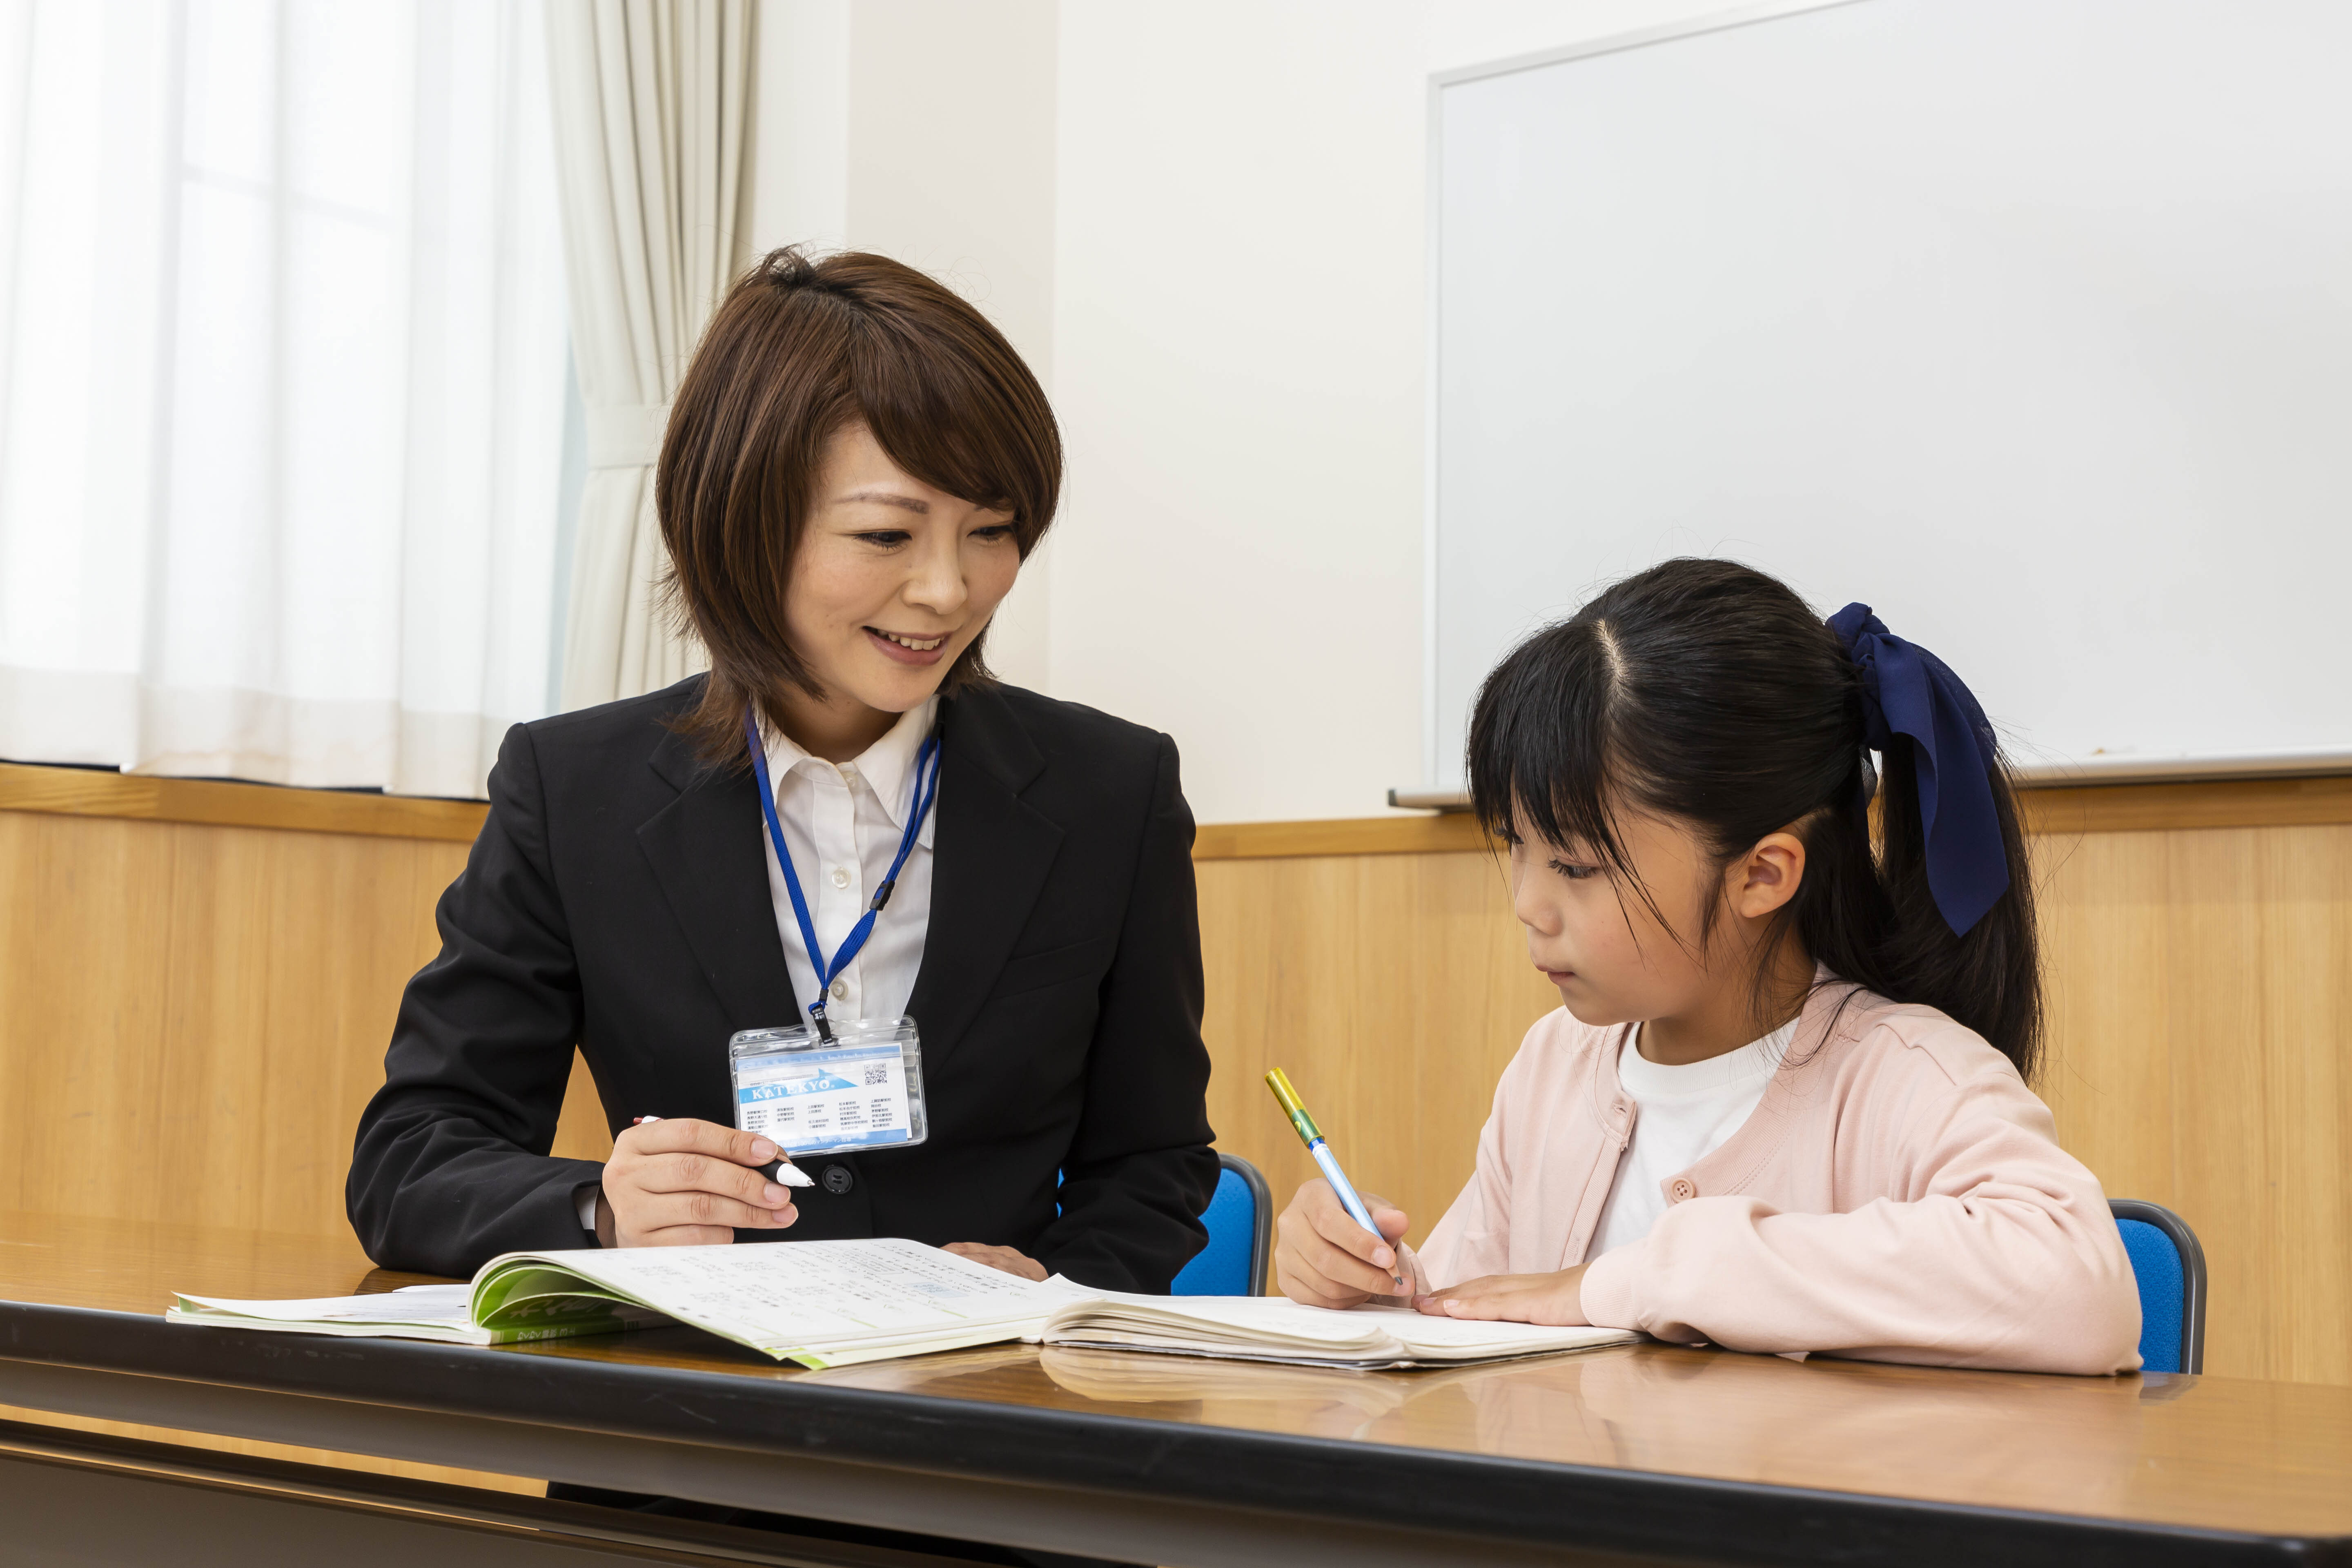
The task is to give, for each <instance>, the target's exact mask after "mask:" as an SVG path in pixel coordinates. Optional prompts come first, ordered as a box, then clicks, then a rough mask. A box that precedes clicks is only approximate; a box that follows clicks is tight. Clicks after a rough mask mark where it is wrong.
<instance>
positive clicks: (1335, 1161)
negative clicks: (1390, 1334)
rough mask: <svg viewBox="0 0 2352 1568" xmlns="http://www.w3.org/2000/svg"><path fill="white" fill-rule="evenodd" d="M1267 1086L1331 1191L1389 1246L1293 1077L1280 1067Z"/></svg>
mask: <svg viewBox="0 0 2352 1568" xmlns="http://www.w3.org/2000/svg"><path fill="white" fill-rule="evenodd" d="M1265 1087H1266V1088H1268V1089H1272V1090H1274V1098H1275V1100H1276V1102H1277V1103H1279V1104H1280V1105H1281V1107H1282V1110H1283V1114H1284V1115H1286V1116H1287V1117H1289V1118H1290V1125H1291V1126H1293V1127H1295V1128H1297V1130H1298V1141H1299V1142H1301V1143H1304V1144H1306V1145H1307V1153H1309V1154H1311V1155H1313V1156H1314V1158H1315V1163H1316V1165H1317V1166H1318V1167H1319V1168H1320V1169H1321V1171H1322V1172H1323V1179H1324V1180H1325V1181H1327V1182H1328V1183H1330V1184H1331V1190H1332V1191H1333V1192H1335V1193H1337V1194H1339V1202H1340V1204H1341V1205H1343V1206H1345V1207H1346V1209H1347V1211H1348V1214H1349V1217H1350V1218H1352V1219H1354V1220H1355V1222H1356V1223H1357V1224H1358V1225H1360V1226H1363V1227H1364V1228H1365V1229H1366V1230H1369V1231H1370V1232H1371V1233H1372V1239H1374V1240H1375V1241H1377V1242H1379V1243H1380V1244H1381V1246H1382V1247H1390V1246H1391V1243H1390V1241H1389V1238H1388V1237H1385V1236H1382V1235H1381V1227H1380V1226H1376V1225H1374V1224H1373V1223H1372V1211H1371V1210H1370V1209H1368V1208H1366V1207H1365V1206H1364V1200H1363V1199H1361V1198H1360V1197H1358V1196H1357V1195H1356V1189H1355V1186H1354V1184H1351V1183H1350V1182H1349V1180H1348V1173H1347V1172H1345V1171H1343V1170H1341V1169H1339V1156H1338V1155H1337V1154H1334V1153H1333V1152H1331V1145H1330V1144H1329V1143H1328V1142H1325V1141H1324V1137H1323V1130H1322V1129H1321V1128H1319V1127H1318V1126H1316V1125H1315V1118H1313V1117H1311V1116H1309V1115H1307V1107H1305V1106H1304V1105H1301V1104H1300V1103H1299V1102H1298V1091H1297V1089H1293V1088H1291V1087H1290V1079H1288V1078H1286V1077H1285V1076H1284V1075H1283V1071H1282V1069H1281V1068H1275V1069H1274V1070H1273V1071H1272V1072H1270V1073H1267V1074H1266V1075H1265ZM1392 1250H1393V1249H1392ZM1389 1278H1390V1279H1393V1280H1395V1281H1396V1282H1397V1283H1398V1284H1399V1285H1402V1284H1403V1283H1404V1276H1403V1275H1402V1274H1395V1273H1391V1275H1390V1276H1389Z"/></svg>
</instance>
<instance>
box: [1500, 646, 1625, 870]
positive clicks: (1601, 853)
mask: <svg viewBox="0 0 2352 1568" xmlns="http://www.w3.org/2000/svg"><path fill="white" fill-rule="evenodd" d="M1611 682H1612V671H1611V669H1610V668H1609V662H1608V658H1607V655H1606V654H1605V653H1604V652H1603V651H1602V650H1601V647H1599V639H1598V638H1597V637H1595V636H1594V634H1593V630H1592V628H1591V626H1589V625H1588V624H1586V623H1583V622H1580V621H1573V620H1572V621H1568V622H1565V623H1563V624H1561V625H1559V626H1552V627H1550V628H1549V629H1547V630H1545V631H1543V632H1539V633H1538V634H1537V635H1536V636H1535V637H1531V638H1529V639H1528V641H1527V642H1525V643H1523V644H1521V645H1520V646H1519V647H1518V648H1517V649H1516V650H1515V651H1513V652H1512V654H1511V655H1510V656H1509V657H1508V658H1506V659H1505V660H1504V661H1503V662H1502V663H1501V664H1500V665H1498V666H1497V667H1496V669H1495V672H1494V673H1493V674H1492V675H1490V676H1488V677H1487V678H1486V686H1485V687H1484V688H1483V689H1481V690H1480V692H1479V694H1478V701H1477V704H1476V706H1475V709H1474V710H1473V713H1472V718H1471V725H1470V742H1469V754H1468V763H1469V767H1468V770H1467V771H1468V773H1469V775H1470V803H1471V809H1472V811H1473V812H1475V814H1476V816H1477V817H1478V820H1479V822H1480V824H1481V825H1482V826H1485V827H1486V831H1487V832H1488V833H1490V834H1492V835H1494V836H1495V837H1497V838H1500V839H1502V840H1503V841H1504V842H1505V843H1507V844H1516V843H1517V842H1518V841H1519V839H1520V837H1521V831H1520V829H1521V826H1522V825H1524V826H1525V828H1526V829H1528V831H1529V832H1531V833H1532V834H1533V835H1534V837H1536V838H1538V839H1539V840H1541V841H1542V842H1544V843H1546V844H1549V845H1552V846H1555V847H1565V846H1574V847H1577V848H1579V849H1580V850H1582V851H1584V852H1585V853H1587V854H1590V855H1591V856H1592V857H1593V858H1595V859H1596V860H1598V861H1599V862H1601V864H1602V865H1604V866H1606V867H1607V868H1609V869H1610V870H1611V872H1612V874H1613V875H1615V876H1616V877H1618V878H1619V879H1630V880H1633V881H1635V882H1638V880H1639V879H1638V878H1635V877H1634V876H1633V867H1632V865H1631V864H1630V863H1629V862H1628V860H1627V858H1626V853H1625V848H1624V844H1623V840H1622V836H1621V835H1620V834H1619V833H1618V831H1617V826H1616V818H1615V814H1614V811H1613V809H1612V802H1613V801H1614V800H1615V799H1616V798H1617V796H1618V795H1619V794H1620V791H1619V787H1618V786H1619V784H1620V783H1621V781H1620V780H1618V779H1617V778H1616V777H1615V773H1616V767H1615V764H1614V762H1613V754H1614V752H1615V748H1614V746H1613V745H1612V737H1611V716H1610V711H1609V707H1610V705H1609V700H1608V698H1609V691H1610V687H1611Z"/></svg>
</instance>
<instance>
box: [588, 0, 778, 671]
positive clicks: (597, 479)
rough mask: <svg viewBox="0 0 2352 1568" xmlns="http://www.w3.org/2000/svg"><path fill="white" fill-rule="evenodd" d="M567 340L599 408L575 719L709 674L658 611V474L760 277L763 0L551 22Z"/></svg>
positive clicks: (650, 1)
mask: <svg viewBox="0 0 2352 1568" xmlns="http://www.w3.org/2000/svg"><path fill="white" fill-rule="evenodd" d="M548 24H549V28H550V36H549V54H550V68H551V73H552V76H553V93H554V100H555V116H556V127H557V131H556V144H557V147H558V151H559V157H560V160H561V163H562V189H563V218H564V234H565V240H566V246H565V252H566V255H567V257H568V258H569V259H570V263H571V285H572V353H573V357H574V363H575V364H576V366H577V370H578V374H579V378H580V396H581V401H582V403H583V405H585V408H586V412H587V426H588V432H587V445H588V477H587V480H586V483H585V485H584V486H583V493H582V496H581V505H580V523H579V536H578V542H577V543H576V545H575V546H574V553H573V557H572V560H573V567H572V598H571V608H570V614H569V618H568V621H567V624H566V637H565V643H564V657H563V697H562V706H563V707H565V708H567V709H571V708H582V707H585V706H587V705H588V704H590V703H593V702H609V701H611V700H614V699H615V698H620V697H634V696H635V695H637V694H639V693H641V692H646V691H655V690H658V689H661V688H662V687H665V686H667V685H669V684H670V683H671V682H673V681H676V680H679V679H684V678H685V677H686V676H687V675H688V674H691V673H692V672H693V671H695V670H697V669H699V668H702V667H703V659H702V658H701V655H700V652H699V650H698V648H696V647H694V646H693V645H692V644H691V643H690V642H689V641H688V640H686V639H685V637H683V636H682V634H681V632H680V629H679V628H677V627H676V626H673V625H672V624H671V622H670V620H669V618H668V616H666V615H665V614H664V612H663V607H662V605H661V602H660V597H659V593H658V584H659V582H660V578H661V574H662V571H663V568H664V567H665V566H666V565H667V555H666V553H665V552H664V551H663V548H662V542H661V531H660V529H659V527H658V525H657V524H656V521H655V517H654V494H653V492H654V473H653V463H654V460H655V458H656V457H657V456H658V455H659V453H660V449H661V437H662V428H663V426H664V424H665V423H666V422H667V419H668V417H669V400H670V397H671V395H672V394H673V393H675V392H676V391H677V384H678V380H679V377H680V376H681V374H683V373H684V371H685V369H686V361H687V357H688V354H690V353H692V352H693V349H694V344H695V340H696V339H697V338H698V337H699V336H700V334H701V331H702V326H703V322H704V321H706V320H707V319H708V318H709V314H710V310H711V308H712V307H713V306H714V305H715V304H717V303H718V300H719V295H720V294H721V293H722V292H723V291H724V290H725V289H726V286H727V284H728V283H729V281H730V280H731V279H733V278H734V277H735V276H736V275H737V274H738V273H740V271H741V270H742V269H743V268H744V266H745V265H746V264H747V262H748V260H749V258H748V257H747V256H745V255H744V254H743V251H742V247H743V246H744V244H745V243H746V241H747V239H748V229H749V226H750V225H749V222H748V218H749V216H750V215H749V206H750V202H751V159H750V157H749V155H748V154H749V152H750V148H749V145H748V142H749V138H750V136H751V86H752V67H753V60H752V39H751V0H564V3H563V4H560V5H555V6H553V7H552V8H551V10H550V11H549V13H548Z"/></svg>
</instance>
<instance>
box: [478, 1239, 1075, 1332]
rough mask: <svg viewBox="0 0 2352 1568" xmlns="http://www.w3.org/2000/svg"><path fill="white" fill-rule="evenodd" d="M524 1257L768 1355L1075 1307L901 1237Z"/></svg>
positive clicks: (1006, 1320) (1023, 1281) (1032, 1285)
mask: <svg viewBox="0 0 2352 1568" xmlns="http://www.w3.org/2000/svg"><path fill="white" fill-rule="evenodd" d="M518 1257H519V1258H528V1259H529V1260H530V1261H544V1262H546V1263H548V1264H551V1265H553V1266H555V1267H557V1268H563V1269H567V1270H569V1271H571V1272H572V1273H574V1274H577V1275H579V1276H581V1277H582V1278H583V1279H590V1280H593V1281H594V1282H595V1283H597V1284H600V1285H604V1286H607V1287H609V1288H611V1289H616V1290H620V1291H623V1292H625V1293H626V1294H627V1295H629V1296H632V1297H634V1298H635V1299H636V1300H640V1301H643V1302H645V1303H646V1305H648V1306H651V1307H655V1308H656V1309H658V1310H661V1311H664V1312H667V1313H668V1314H669V1315H670V1316H671V1317H674V1318H677V1319H681V1320H683V1321H687V1322H689V1323H693V1324H695V1325H697V1326H698V1327H701V1328H705V1329H709V1330H710V1331H713V1332H715V1333H719V1334H724V1335H726V1336H728V1337H729V1338H731V1339H736V1340H740V1342H743V1343H745V1344H749V1345H756V1346H758V1347H760V1348H761V1349H774V1348H777V1347H781V1346H798V1345H814V1344H827V1343H838V1342H857V1341H861V1340H869V1339H874V1338H877V1337H897V1336H907V1337H914V1336H918V1335H920V1334H923V1333H926V1332H929V1331H940V1330H957V1329H962V1328H971V1327H978V1326H981V1325H984V1324H990V1323H1009V1322H1020V1321H1027V1320H1032V1319H1039V1318H1043V1317H1044V1316H1045V1314H1046V1313H1047V1312H1048V1311H1050V1310H1052V1309H1053V1307H1054V1306H1055V1303H1056V1302H1058V1301H1060V1300H1065V1299H1066V1298H1065V1297H1064V1296H1063V1295H1062V1294H1061V1293H1060V1292H1058V1291H1054V1290H1050V1289H1047V1288H1046V1287H1045V1286H1043V1285H1039V1284H1036V1283H1034V1282H1032V1281H1030V1280H1026V1279H1020V1278H1019V1277H1017V1276H1015V1275H1011V1274H1006V1273H1003V1271H1001V1270H999V1269H994V1268H988V1267H986V1266H985V1265H983V1264H979V1263H972V1262H970V1261H968V1260H966V1259H964V1258H958V1257H956V1256H955V1255H954V1254H953V1253H950V1252H942V1251H940V1249H939V1248H937V1247H926V1246H924V1245H923V1244H922V1243H921V1242H919V1241H907V1240H903V1239H898V1238H889V1239H876V1240H854V1241H799V1242H771V1243H762V1244H759V1245H753V1246H729V1245H720V1246H716V1247H622V1248H614V1249H610V1250H596V1251H585V1250H583V1251H578V1252H547V1253H530V1254H524V1255H518ZM503 1261H506V1260H505V1259H500V1260H499V1262H503ZM497 1266H498V1265H497V1263H493V1264H492V1265H491V1267H492V1268H496V1267H497ZM484 1272H485V1274H486V1275H487V1274H488V1270H485V1271H484Z"/></svg>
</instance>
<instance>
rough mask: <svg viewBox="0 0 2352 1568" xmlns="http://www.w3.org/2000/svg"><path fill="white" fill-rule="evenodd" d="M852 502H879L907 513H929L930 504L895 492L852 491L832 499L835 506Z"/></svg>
mask: <svg viewBox="0 0 2352 1568" xmlns="http://www.w3.org/2000/svg"><path fill="white" fill-rule="evenodd" d="M854 500H870V501H879V502H880V503H881V504H882V505H884V506H895V507H904V508H905V509H906V510H908V511H919V512H924V513H929V511H930V510H931V503H930V502H929V501H927V500H924V499H923V498H922V497H920V496H905V495H900V494H898V492H896V491H895V490H852V491H850V492H849V493H848V494H847V495H845V496H835V497H834V503H835V505H841V504H843V503H845V502H848V501H854Z"/></svg>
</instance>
